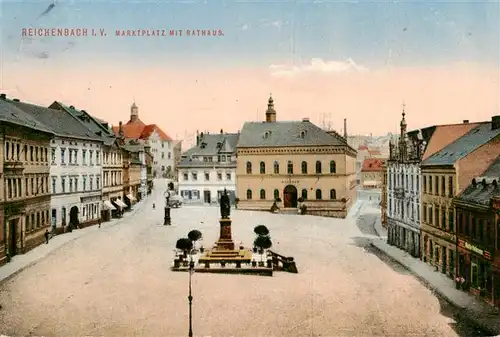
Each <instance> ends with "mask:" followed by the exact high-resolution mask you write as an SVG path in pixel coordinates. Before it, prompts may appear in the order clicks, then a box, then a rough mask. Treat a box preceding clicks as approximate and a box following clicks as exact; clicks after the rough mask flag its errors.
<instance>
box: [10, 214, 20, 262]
mask: <svg viewBox="0 0 500 337" xmlns="http://www.w3.org/2000/svg"><path fill="white" fill-rule="evenodd" d="M18 221H19V219H14V220H10V221H9V234H10V242H9V243H10V249H9V252H10V256H11V257H12V256H14V255H17V235H18V233H17V227H18V226H17V223H18Z"/></svg>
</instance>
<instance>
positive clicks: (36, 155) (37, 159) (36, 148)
mask: <svg viewBox="0 0 500 337" xmlns="http://www.w3.org/2000/svg"><path fill="white" fill-rule="evenodd" d="M35 160H36V161H37V162H38V161H40V157H39V156H38V146H37V147H35Z"/></svg>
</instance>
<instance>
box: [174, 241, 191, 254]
mask: <svg viewBox="0 0 500 337" xmlns="http://www.w3.org/2000/svg"><path fill="white" fill-rule="evenodd" d="M175 248H177V249H179V250H182V251H183V252H184V255H186V254H187V253H188V252H189V251H190V250H191V249H193V241H191V240H190V239H188V238H182V239H179V240H177V243H176V244H175Z"/></svg>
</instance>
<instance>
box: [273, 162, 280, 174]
mask: <svg viewBox="0 0 500 337" xmlns="http://www.w3.org/2000/svg"><path fill="white" fill-rule="evenodd" d="M279 173H280V164H279V163H278V161H277V160H275V161H274V174H279Z"/></svg>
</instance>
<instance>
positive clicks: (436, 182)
mask: <svg viewBox="0 0 500 337" xmlns="http://www.w3.org/2000/svg"><path fill="white" fill-rule="evenodd" d="M434 194H435V195H439V176H436V177H435V179H434Z"/></svg>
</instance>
